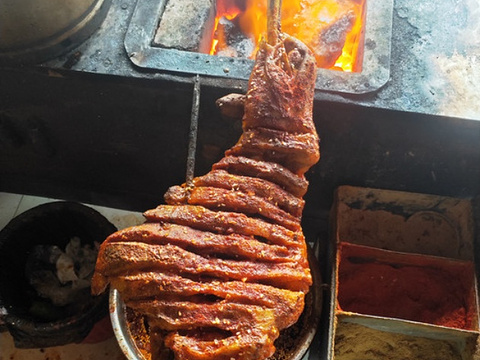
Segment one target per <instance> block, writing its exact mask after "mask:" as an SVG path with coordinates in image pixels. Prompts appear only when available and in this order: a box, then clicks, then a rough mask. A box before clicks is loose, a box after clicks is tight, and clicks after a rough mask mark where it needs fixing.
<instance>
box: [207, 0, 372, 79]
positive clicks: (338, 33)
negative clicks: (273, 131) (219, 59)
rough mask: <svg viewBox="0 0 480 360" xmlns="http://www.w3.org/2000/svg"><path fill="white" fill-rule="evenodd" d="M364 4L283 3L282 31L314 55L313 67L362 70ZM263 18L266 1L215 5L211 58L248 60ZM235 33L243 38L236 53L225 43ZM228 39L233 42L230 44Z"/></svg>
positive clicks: (356, 0)
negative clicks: (241, 58) (310, 50)
mask: <svg viewBox="0 0 480 360" xmlns="http://www.w3.org/2000/svg"><path fill="white" fill-rule="evenodd" d="M365 2H366V0H283V1H282V31H284V32H285V33H287V34H290V35H292V36H294V37H296V38H298V39H300V40H301V41H303V42H304V43H305V44H307V45H308V46H309V47H310V49H312V51H313V52H314V53H315V57H316V59H317V66H318V67H321V68H327V69H335V70H343V71H350V72H351V71H353V72H358V71H361V67H362V63H361V56H360V55H361V53H362V43H363V37H362V35H363V25H364V8H365ZM266 13H267V1H266V0H262V1H259V0H243V1H242V0H217V17H216V19H215V33H214V38H213V43H212V49H211V51H210V54H211V55H227V56H246V57H249V58H253V57H254V56H255V49H256V47H257V44H258V42H259V40H260V38H261V36H262V35H263V34H264V33H265V32H266V27H267V20H266ZM219 24H222V25H221V26H219ZM232 29H234V30H232ZM232 33H234V35H232ZM238 33H241V36H240V37H243V39H242V49H241V54H239V51H237V50H235V49H233V48H232V46H233V47H234V46H235V45H231V44H230V43H231V42H235V41H237V42H239V35H238ZM228 37H235V40H234V41H232V40H229V39H228ZM248 42H249V43H250V44H251V45H250V46H249V45H248ZM245 44H246V45H245ZM250 49H251V50H250Z"/></svg>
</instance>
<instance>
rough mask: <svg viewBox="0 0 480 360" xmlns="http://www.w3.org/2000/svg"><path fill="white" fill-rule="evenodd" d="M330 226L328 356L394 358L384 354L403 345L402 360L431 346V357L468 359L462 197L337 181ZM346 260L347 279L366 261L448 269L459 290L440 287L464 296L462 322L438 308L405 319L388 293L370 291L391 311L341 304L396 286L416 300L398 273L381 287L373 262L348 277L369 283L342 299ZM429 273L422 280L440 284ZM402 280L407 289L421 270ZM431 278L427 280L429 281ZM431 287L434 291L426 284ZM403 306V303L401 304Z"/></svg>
mask: <svg viewBox="0 0 480 360" xmlns="http://www.w3.org/2000/svg"><path fill="white" fill-rule="evenodd" d="M331 228H332V231H331V234H332V259H333V260H332V263H331V266H332V275H331V294H330V295H331V299H332V301H331V304H330V323H329V329H328V331H329V336H328V352H327V353H328V355H327V358H328V359H332V360H333V359H340V360H342V359H350V358H349V357H348V353H349V352H352V351H353V352H355V353H356V354H357V355H358V356H361V355H360V354H362V353H364V352H369V353H370V354H374V355H372V358H374V359H393V358H392V357H388V356H393V355H388V354H389V352H390V354H399V353H401V352H402V351H405V353H403V354H402V356H403V357H401V358H402V360H403V359H416V358H418V357H419V356H418V354H420V353H421V354H422V356H423V355H425V353H427V354H431V355H432V356H433V352H435V356H436V357H435V358H438V359H459V360H471V359H473V358H474V354H475V351H476V343H477V340H478V337H479V305H478V289H477V276H476V271H475V263H474V251H473V215H472V206H471V204H470V201H469V200H467V199H456V198H450V197H444V196H435V195H427V194H415V193H408V192H400V191H390V190H381V189H370V188H358V187H351V186H342V187H339V188H338V189H337V191H336V194H335V201H334V206H333V208H332V213H331ZM347 259H348V261H349V262H350V263H354V264H356V265H354V266H352V267H351V268H350V269H349V271H352V269H353V268H354V267H356V270H355V272H354V275H353V278H352V279H354V278H355V276H357V277H358V276H359V275H357V274H359V273H360V271H362V270H365V268H366V267H365V264H385V265H386V266H387V265H388V266H389V267H391V268H392V269H402V268H403V267H408V266H410V267H416V268H418V269H419V270H416V271H415V272H413V274H419V271H422V269H430V268H435V269H443V270H445V271H446V272H447V273H451V278H452V279H457V281H456V283H461V285H460V288H461V290H458V289H457V290H453V289H451V288H448V289H447V288H445V287H443V290H444V291H445V292H451V293H452V294H454V295H455V296H456V297H458V298H460V299H463V300H462V302H463V304H465V309H467V310H466V315H468V316H466V317H465V319H466V320H465V323H464V324H463V325H462V326H459V325H458V324H456V323H454V322H451V321H448V320H446V319H447V318H448V316H452V318H453V315H452V314H453V312H452V314H450V313H449V314H445V316H444V318H441V319H440V318H439V320H438V321H429V320H426V319H427V317H425V318H413V319H412V318H405V317H402V316H399V314H398V312H395V311H394V309H393V308H394V307H395V306H394V305H393V304H392V303H391V302H389V301H388V300H387V299H388V298H385V299H383V297H380V296H379V297H377V301H378V302H379V304H380V305H379V306H378V307H380V308H381V307H383V304H385V303H388V304H390V305H389V306H392V309H388V307H385V311H383V313H382V311H380V310H378V309H377V308H375V310H371V312H370V310H368V311H366V310H365V309H366V307H361V306H358V305H352V306H350V305H348V304H355V302H356V303H357V304H365V301H368V300H365V299H364V298H365V296H367V297H368V296H370V295H369V294H370V293H372V294H373V293H375V291H379V293H378V294H380V293H382V294H383V293H390V294H391V293H394V292H395V291H396V290H400V289H402V290H400V291H403V292H404V293H405V294H409V295H408V296H409V297H412V296H413V300H412V301H415V302H418V303H421V302H420V301H419V300H418V298H414V296H415V295H412V294H413V293H414V292H410V291H409V288H408V283H407V284H406V283H405V282H403V285H402V286H403V287H402V286H400V285H399V284H400V283H401V280H402V279H400V278H398V277H395V278H394V279H393V280H392V281H390V282H389V283H388V287H382V286H384V285H383V283H382V282H381V280H380V279H383V278H382V277H383V276H384V275H385V279H387V277H388V275H387V273H386V272H384V271H383V270H380V268H379V270H376V274H375V275H374V276H373V277H367V276H366V275H362V276H364V278H363V280H361V279H360V278H359V279H357V280H355V279H354V280H352V281H355V283H356V284H357V285H358V284H360V283H361V281H364V280H365V279H370V280H367V281H370V284H371V286H360V287H359V289H360V288H361V289H360V290H358V291H357V292H356V294H357V295H355V291H350V293H349V294H348V296H349V297H350V300H348V301H347V300H345V297H343V300H342V296H344V295H345V293H344V292H343V290H342V281H344V280H341V279H346V278H345V277H342V278H340V276H341V274H342V266H344V265H342V264H343V263H344V262H345V263H346V262H347ZM362 267H363V269H362ZM343 269H345V268H343ZM359 269H360V270H359ZM402 271H403V270H402ZM344 274H345V273H344ZM343 276H345V275H343ZM433 278H434V277H427V280H426V281H427V283H426V284H427V285H428V284H431V285H432V284H436V285H438V286H439V287H442V286H443V282H442V281H441V280H440V281H439V280H438V279H437V280H433ZM406 279H407V280H408V279H413V280H411V282H412V284H411V285H412V288H414V285H415V286H418V284H423V282H422V283H420V281H421V280H420V276H418V278H415V277H406ZM430 279H432V280H431V281H432V282H433V283H429V282H428V281H430ZM397 281H398V282H397ZM422 281H423V280H422ZM454 281H455V280H454ZM387 282H388V281H386V282H385V284H386V283H387ZM445 282H446V281H445ZM405 284H406V285H405ZM427 285H425V286H424V288H423V289H422V291H418V292H417V294H418V295H419V296H428V295H430V293H429V291H428V289H427ZM405 286H407V287H405ZM421 286H422V285H421ZM351 290H353V288H351ZM431 293H432V294H435V292H434V291H433V290H432V292H431ZM399 297H400V295H399ZM372 298H373V297H372ZM379 298H381V301H380V300H379ZM438 298H441V295H439V297H438ZM342 301H344V302H343V305H342ZM421 304H422V303H421ZM421 306H422V305H421ZM421 306H420V309H419V311H425V312H427V311H430V307H428V306H424V307H423V308H422V307H421ZM406 307H407V303H406V302H405V303H404V304H403V305H402V308H403V309H404V308H406ZM359 309H362V310H359ZM412 316H413V315H412ZM440 349H443V350H440ZM416 351H418V353H416ZM437 351H438V353H437ZM337 355H338V356H337ZM394 359H397V357H395V358H394Z"/></svg>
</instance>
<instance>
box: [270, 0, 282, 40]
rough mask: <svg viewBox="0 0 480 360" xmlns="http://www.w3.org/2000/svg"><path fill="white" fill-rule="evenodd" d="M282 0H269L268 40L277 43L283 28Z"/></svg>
mask: <svg viewBox="0 0 480 360" xmlns="http://www.w3.org/2000/svg"><path fill="white" fill-rule="evenodd" d="M281 10H282V0H268V9H267V42H268V43H269V44H270V45H275V44H276V43H277V41H278V36H279V33H280V30H281Z"/></svg>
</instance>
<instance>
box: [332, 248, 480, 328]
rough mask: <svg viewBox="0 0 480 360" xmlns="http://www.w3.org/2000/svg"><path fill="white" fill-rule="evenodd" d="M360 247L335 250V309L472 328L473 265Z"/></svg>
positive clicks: (473, 308)
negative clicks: (337, 254) (379, 253)
mask: <svg viewBox="0 0 480 360" xmlns="http://www.w3.org/2000/svg"><path fill="white" fill-rule="evenodd" d="M365 248H366V247H363V246H358V245H351V244H345V243H343V244H342V245H341V247H340V249H341V250H340V258H339V267H338V283H337V284H338V287H337V291H338V293H337V298H338V308H339V310H342V311H347V312H355V313H360V314H365V315H375V316H383V317H392V318H398V319H404V320H412V321H419V322H424V323H430V324H434V325H441V326H448V327H453V328H460V329H470V330H475V329H472V328H471V327H472V326H473V319H474V315H473V312H474V311H475V306H474V296H473V293H472V289H473V288H472V283H473V264H471V263H469V262H456V261H455V262H453V261H450V260H446V259H445V264H442V263H441V259H438V258H436V259H434V261H432V258H431V257H425V256H421V255H416V254H412V255H411V256H409V255H408V254H401V255H402V256H401V257H398V255H399V254H398V253H396V255H392V256H393V257H395V258H392V259H391V261H388V253H389V252H385V251H383V253H382V254H381V255H379V256H376V255H375V250H378V251H380V252H382V250H380V249H373V252H372V249H371V248H370V249H368V248H367V249H366V250H365ZM385 253H387V255H385ZM392 254H394V253H392ZM408 260H411V261H408Z"/></svg>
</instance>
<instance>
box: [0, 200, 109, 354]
mask: <svg viewBox="0 0 480 360" xmlns="http://www.w3.org/2000/svg"><path fill="white" fill-rule="evenodd" d="M116 230H117V229H116V227H115V226H114V225H113V224H111V223H110V222H109V221H108V220H107V219H106V218H105V217H104V216H103V215H101V214H100V213H99V212H97V211H96V210H94V209H92V208H90V207H88V206H85V205H82V204H79V203H76V202H68V201H58V202H51V203H47V204H43V205H40V206H37V207H35V208H32V209H30V210H28V211H26V212H24V213H22V214H20V215H18V216H17V217H15V218H14V219H12V220H11V221H10V222H9V223H8V224H7V226H6V227H5V228H4V229H3V230H2V231H1V232H0V307H3V308H4V309H5V310H6V314H5V315H3V321H4V323H5V325H6V327H7V329H8V330H9V331H10V333H11V334H12V336H13V339H14V343H15V346H16V347H18V348H40V347H49V346H59V345H65V344H68V343H72V342H80V341H81V340H83V339H84V338H85V337H86V336H87V335H88V333H89V332H90V330H91V329H92V327H93V325H94V324H95V323H96V322H97V321H98V320H99V319H101V318H102V317H104V316H106V315H107V314H108V294H105V295H103V296H98V297H93V296H91V295H90V294H89V289H87V291H85V292H84V294H83V297H82V298H81V299H80V298H79V299H78V300H77V301H75V302H74V304H73V305H69V306H54V305H52V304H50V306H51V308H52V309H54V310H55V314H56V316H55V315H54V316H53V317H52V316H51V317H50V318H48V317H45V316H39V315H38V314H36V313H35V312H32V307H33V306H35V304H36V303H38V302H42V301H43V302H45V300H44V299H41V298H40V297H39V296H38V294H37V293H36V291H35V289H34V288H33V287H32V286H31V285H30V282H29V281H28V279H27V277H26V275H25V270H26V264H27V260H28V259H29V256H30V254H31V253H32V251H33V249H34V248H35V246H37V245H45V244H47V245H57V246H58V247H60V248H61V249H65V246H66V245H67V243H68V242H69V241H70V239H71V238H72V237H74V236H77V237H79V238H80V239H81V240H82V244H91V245H92V246H93V243H94V242H98V243H101V242H103V241H104V240H105V238H106V237H107V236H108V235H110V234H111V233H113V232H115V231H116Z"/></svg>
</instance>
